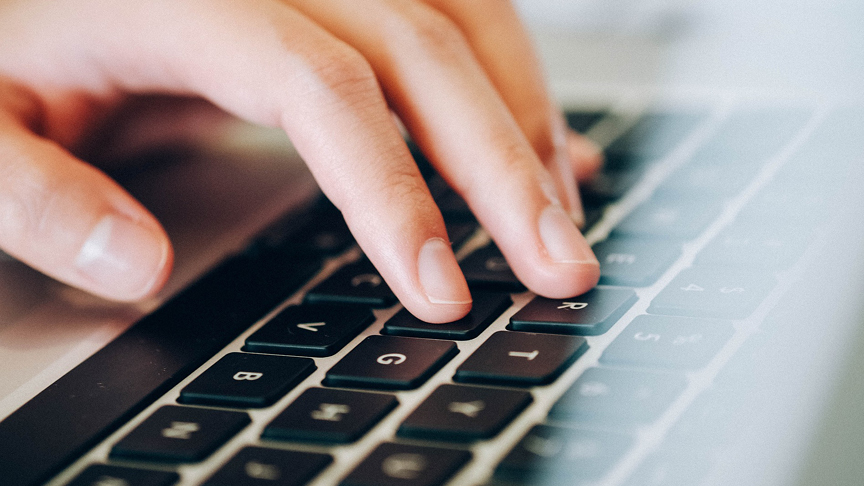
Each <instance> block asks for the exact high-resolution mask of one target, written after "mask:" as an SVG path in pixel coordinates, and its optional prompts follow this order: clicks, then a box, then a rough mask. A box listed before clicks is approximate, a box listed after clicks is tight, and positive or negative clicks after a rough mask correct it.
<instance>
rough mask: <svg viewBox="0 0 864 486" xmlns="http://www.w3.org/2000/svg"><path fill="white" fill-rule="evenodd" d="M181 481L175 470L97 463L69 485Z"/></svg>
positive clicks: (162, 485)
mask: <svg viewBox="0 0 864 486" xmlns="http://www.w3.org/2000/svg"><path fill="white" fill-rule="evenodd" d="M177 481H180V475H179V474H177V473H175V472H166V471H153V470H149V469H136V468H131V467H120V466H108V465H105V464H95V465H93V466H90V467H88V468H87V469H85V470H84V472H82V473H81V474H79V475H78V476H76V477H75V479H73V480H72V482H71V483H69V484H68V486H109V485H121V486H172V485H174V484H177Z"/></svg>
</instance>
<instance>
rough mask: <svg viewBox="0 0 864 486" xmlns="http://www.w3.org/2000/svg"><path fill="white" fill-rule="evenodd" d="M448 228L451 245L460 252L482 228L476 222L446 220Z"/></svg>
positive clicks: (445, 223)
mask: <svg viewBox="0 0 864 486" xmlns="http://www.w3.org/2000/svg"><path fill="white" fill-rule="evenodd" d="M444 225H445V226H446V227H447V236H448V237H450V245H452V246H453V249H455V250H458V249H459V248H460V247H461V246H462V244H463V243H465V242H466V241H468V238H470V237H471V236H473V235H474V233H476V232H477V229H478V228H479V227H480V226H479V225H478V224H477V222H476V221H448V220H444Z"/></svg>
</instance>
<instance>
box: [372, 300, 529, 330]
mask: <svg viewBox="0 0 864 486" xmlns="http://www.w3.org/2000/svg"><path fill="white" fill-rule="evenodd" d="M472 297H473V299H474V304H473V305H472V306H471V312H469V313H468V315H467V316H465V317H463V318H462V319H459V320H458V321H454V322H449V323H446V324H429V323H428V322H423V321H421V320H420V319H417V318H416V317H414V316H413V315H412V314H411V313H410V312H408V310H406V309H402V310H401V311H399V312H397V313H396V315H395V316H393V317H392V318H391V319H390V320H389V321H387V322H386V323H384V329H383V330H382V331H381V333H382V334H387V335H393V336H413V337H426V338H437V339H454V340H465V339H472V338H475V337H477V335H478V334H480V333H481V332H483V330H484V329H486V328H487V327H489V324H492V322H493V321H494V320H495V319H497V318H498V316H500V315H501V313H502V312H504V311H505V310H507V308H508V307H510V305H511V304H512V303H513V301H512V300H510V295H509V294H499V293H492V292H473V294H472Z"/></svg>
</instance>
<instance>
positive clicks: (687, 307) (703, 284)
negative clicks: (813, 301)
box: [648, 267, 775, 319]
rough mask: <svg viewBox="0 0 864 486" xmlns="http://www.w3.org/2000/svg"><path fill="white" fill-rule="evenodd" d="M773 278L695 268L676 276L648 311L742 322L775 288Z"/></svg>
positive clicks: (667, 314)
mask: <svg viewBox="0 0 864 486" xmlns="http://www.w3.org/2000/svg"><path fill="white" fill-rule="evenodd" d="M774 285H775V281H774V278H773V277H770V276H765V275H756V274H749V273H743V272H740V271H739V272H734V271H725V270H723V269H713V268H699V267H694V268H691V269H688V270H684V271H683V272H681V273H680V274H678V276H677V277H675V278H674V279H673V280H672V281H671V282H670V283H669V285H667V286H666V288H664V289H663V290H662V291H661V292H660V293H659V294H658V295H657V297H655V298H654V300H653V301H652V302H651V307H649V308H648V312H649V313H651V314H661V315H666V316H688V317H716V318H720V319H743V318H745V317H747V316H749V315H750V314H752V313H753V311H754V310H756V307H757V306H758V305H759V304H760V303H761V302H762V301H763V300H764V299H765V297H766V296H767V295H768V293H769V292H770V291H771V289H773V288H774Z"/></svg>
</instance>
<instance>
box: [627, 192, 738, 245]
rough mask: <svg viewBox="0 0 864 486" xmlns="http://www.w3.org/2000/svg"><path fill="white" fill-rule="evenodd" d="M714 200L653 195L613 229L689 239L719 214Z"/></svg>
mask: <svg viewBox="0 0 864 486" xmlns="http://www.w3.org/2000/svg"><path fill="white" fill-rule="evenodd" d="M721 209H722V206H721V205H720V203H719V202H718V201H717V200H711V199H706V200H701V201H699V202H698V204H694V203H693V201H691V200H689V199H681V198H676V197H659V196H658V197H655V198H651V199H649V200H648V201H646V202H644V203H642V204H641V205H640V206H638V207H637V208H636V209H635V210H634V211H633V212H632V213H630V214H629V215H628V216H627V217H625V218H624V219H623V220H622V221H621V222H620V223H618V226H616V227H615V228H614V229H613V230H612V234H613V235H614V236H616V237H631V238H657V239H668V240H690V239H693V238H696V237H697V236H699V234H701V233H702V232H703V231H704V230H705V229H706V228H707V227H708V225H709V224H711V223H712V222H713V221H714V220H715V219H716V218H717V216H718V215H719V214H720V210H721Z"/></svg>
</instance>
